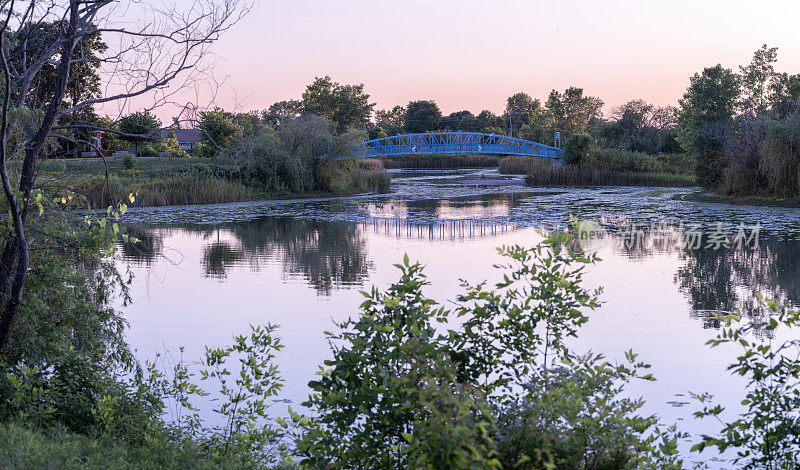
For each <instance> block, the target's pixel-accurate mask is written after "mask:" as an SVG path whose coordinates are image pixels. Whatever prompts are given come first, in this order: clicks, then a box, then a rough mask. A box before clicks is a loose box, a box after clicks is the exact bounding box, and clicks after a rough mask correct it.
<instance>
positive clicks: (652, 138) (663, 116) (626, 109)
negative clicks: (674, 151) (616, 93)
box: [591, 99, 677, 154]
mask: <svg viewBox="0 0 800 470" xmlns="http://www.w3.org/2000/svg"><path fill="white" fill-rule="evenodd" d="M676 115H677V110H676V109H675V108H673V107H672V106H664V107H659V106H655V105H653V104H650V103H647V102H646V101H644V100H641V99H637V100H631V101H628V102H627V103H625V104H623V105H622V106H619V107H618V108H616V109H614V110H613V111H612V112H611V120H610V121H604V122H601V123H598V125H596V126H593V127H592V129H591V133H592V134H594V135H596V136H597V137H598V140H601V141H602V142H603V143H604V144H605V145H606V146H609V147H616V148H622V149H625V150H632V151H635V152H645V153H649V154H656V153H659V152H663V151H665V149H666V148H667V147H668V146H669V145H671V144H672V142H673V140H674V127H675V124H676V121H677V116H676Z"/></svg>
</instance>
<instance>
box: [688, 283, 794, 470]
mask: <svg viewBox="0 0 800 470" xmlns="http://www.w3.org/2000/svg"><path fill="white" fill-rule="evenodd" d="M758 300H759V303H760V304H761V306H763V307H765V308H766V309H767V310H768V311H769V312H770V315H768V316H766V317H765V318H764V321H763V322H762V321H747V322H742V321H741V319H742V316H741V315H742V313H741V311H739V310H737V312H736V313H735V314H733V315H722V314H717V318H718V319H719V320H720V321H721V322H723V324H724V326H723V328H722V330H721V331H720V332H719V334H718V335H717V336H716V338H714V339H711V340H709V341H708V343H707V344H709V345H710V346H711V347H712V348H713V347H718V346H721V345H728V344H729V345H732V346H736V347H739V348H740V349H741V354H739V356H738V357H737V358H736V361H735V362H733V363H731V364H730V365H729V366H728V370H729V371H730V372H731V374H734V375H738V376H741V377H743V378H744V379H745V380H746V381H747V394H746V396H745V398H744V400H742V405H743V406H744V408H745V410H744V411H743V412H742V413H741V415H740V416H739V417H738V419H736V420H734V421H730V422H724V421H721V417H722V416H723V412H724V411H725V408H724V407H722V406H721V405H716V406H711V405H710V404H709V401H710V398H711V397H710V396H709V395H707V394H701V395H696V398H697V399H699V401H700V403H702V404H703V408H702V409H701V410H700V411H698V412H696V413H695V416H696V417H698V418H707V417H713V418H715V419H717V420H720V421H721V422H722V424H723V427H722V429H721V430H720V433H719V434H718V435H717V436H703V441H702V442H701V443H699V444H697V445H695V446H694V447H693V448H692V449H693V450H695V451H701V452H702V451H703V450H704V449H706V448H708V447H716V448H717V449H719V450H720V451H725V450H727V449H733V450H735V451H736V459H735V462H734V463H736V464H737V465H741V466H742V468H745V469H756V468H758V469H762V468H764V469H785V468H796V467H797V466H798V465H800V458H798V455H800V446H798V437H799V436H800V416H798V411H797V410H798V408H800V359H798V358H799V357H800V341H798V340H797V339H787V340H784V341H782V342H777V343H776V342H774V341H773V340H772V339H771V338H773V337H777V336H778V335H779V334H783V333H789V332H791V331H792V329H793V328H795V327H797V326H798V325H799V324H800V311H798V310H792V309H789V308H787V307H786V306H784V305H782V304H780V303H779V302H778V301H776V300H766V299H764V298H763V297H761V296H759V297H758ZM789 337H790V338H791V335H790V336H789Z"/></svg>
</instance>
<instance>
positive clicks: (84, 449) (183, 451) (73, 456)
mask: <svg viewBox="0 0 800 470" xmlns="http://www.w3.org/2000/svg"><path fill="white" fill-rule="evenodd" d="M187 444H188V445H187V446H186V447H184V448H180V447H176V446H174V445H172V444H171V443H168V442H166V441H165V442H163V443H159V442H154V441H151V442H150V443H149V445H147V446H129V445H127V444H126V443H125V442H124V441H122V440H119V439H115V438H113V437H111V436H107V437H106V436H101V437H90V436H86V435H82V434H77V433H73V432H70V431H67V430H65V429H63V428H55V429H48V430H46V431H45V430H37V429H35V428H32V427H29V426H22V425H17V424H13V423H3V424H0V462H2V464H0V468H3V469H40V468H52V469H56V468H58V469H89V468H98V469H99V468H114V469H161V468H219V467H217V466H216V465H212V463H211V462H209V461H208V460H205V459H203V458H202V456H201V455H200V453H199V452H198V451H197V449H195V448H193V447H192V446H191V445H190V444H191V443H190V442H187ZM222 467H223V468H234V465H223V466H222ZM248 467H251V466H248V465H243V466H237V467H236V468H248ZM252 467H255V466H252ZM252 467H251V468H252Z"/></svg>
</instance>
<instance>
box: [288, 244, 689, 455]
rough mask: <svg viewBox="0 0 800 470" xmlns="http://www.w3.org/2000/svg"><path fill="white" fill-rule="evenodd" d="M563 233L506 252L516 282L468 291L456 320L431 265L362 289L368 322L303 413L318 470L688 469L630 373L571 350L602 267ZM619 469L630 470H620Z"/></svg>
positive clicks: (306, 441)
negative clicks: (595, 269)
mask: <svg viewBox="0 0 800 470" xmlns="http://www.w3.org/2000/svg"><path fill="white" fill-rule="evenodd" d="M573 245H574V242H573V240H572V238H571V236H570V235H569V234H564V233H559V234H555V235H552V236H551V237H550V238H549V239H548V240H547V241H546V242H544V243H543V244H541V245H539V246H537V247H535V248H532V249H525V248H521V247H518V246H514V247H504V248H502V249H501V250H500V252H501V254H503V255H504V256H506V257H507V259H508V260H509V262H508V264H507V265H505V266H503V268H504V276H503V277H504V281H502V282H500V283H498V284H497V285H496V286H495V288H494V289H492V288H489V287H487V286H486V284H485V283H481V284H477V285H470V284H467V283H465V284H464V285H463V287H464V290H465V293H464V294H462V295H460V296H459V297H458V299H457V302H458V305H459V307H458V308H457V309H456V310H454V311H450V310H448V309H446V308H445V307H443V306H441V305H440V304H438V303H437V302H435V301H433V300H431V299H429V298H427V297H425V296H424V295H423V294H422V289H423V288H424V286H425V285H426V284H427V281H426V278H425V276H424V274H423V272H422V266H421V265H420V264H419V263H410V262H409V260H408V257H406V258H405V259H404V262H403V263H402V264H399V265H397V267H398V268H399V269H400V271H401V277H400V279H399V281H398V282H396V283H394V284H392V285H391V286H390V287H389V288H388V289H387V290H386V291H384V292H381V291H378V290H377V289H375V288H373V289H372V291H370V292H364V296H365V300H364V302H363V303H362V305H361V312H360V314H359V315H358V316H357V317H355V318H352V319H349V320H347V321H345V322H343V323H341V324H340V325H339V328H340V329H339V332H334V333H331V334H330V338H329V339H330V341H331V344H332V345H335V346H334V348H333V351H332V352H333V357H332V359H330V360H329V361H326V366H327V367H325V368H324V369H323V370H322V371H321V375H320V378H319V379H318V380H316V381H313V382H311V383H310V384H309V385H310V386H311V388H312V389H313V391H314V393H313V394H312V395H311V397H310V399H309V401H308V402H307V403H306V404H305V405H306V406H308V407H310V409H311V412H312V416H313V417H314V418H313V419H312V420H311V421H310V423H309V425H307V426H306V427H305V428H304V430H303V432H302V433H301V436H300V438H299V439H298V441H297V450H296V452H297V453H298V454H300V456H301V458H302V460H301V463H302V464H303V465H307V466H309V467H312V468H409V467H412V468H431V469H434V468H532V469H533V468H564V469H573V468H574V469H577V468H680V461H679V459H678V458H677V457H676V454H677V450H676V446H677V439H678V437H679V435H678V434H676V433H671V432H663V433H662V432H661V431H659V430H658V428H657V427H656V424H657V422H658V421H657V419H656V418H655V417H653V416H642V415H639V414H638V413H639V410H640V408H641V406H642V404H643V402H642V401H641V400H633V399H630V398H627V397H625V394H624V393H623V391H624V389H625V385H626V384H627V383H628V382H630V381H631V380H635V379H642V380H653V378H652V376H651V375H649V374H647V373H646V369H647V368H648V367H649V366H648V365H647V364H644V363H641V362H639V361H637V359H636V356H635V355H634V354H633V353H629V354H628V355H627V357H626V360H625V361H623V362H621V363H611V362H609V361H608V360H606V359H605V358H603V357H602V356H597V355H576V354H575V353H573V352H572V351H571V350H570V349H569V348H568V347H567V346H566V340H567V338H568V337H571V336H575V335H576V334H577V332H578V330H579V329H580V327H581V326H582V325H583V324H584V323H585V322H586V321H588V317H587V316H586V314H585V313H584V310H585V309H594V308H596V307H597V306H598V300H597V297H596V294H597V292H595V291H589V290H586V289H584V288H583V287H581V284H582V277H583V270H584V268H585V266H586V265H588V264H591V263H593V262H594V260H595V258H594V257H592V256H586V255H584V254H583V253H581V252H580V250H579V249H577V247H575V246H573ZM614 465H619V466H614Z"/></svg>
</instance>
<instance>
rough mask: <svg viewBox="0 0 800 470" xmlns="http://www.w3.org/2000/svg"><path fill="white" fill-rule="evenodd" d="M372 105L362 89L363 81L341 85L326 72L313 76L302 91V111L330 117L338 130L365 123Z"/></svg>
mask: <svg viewBox="0 0 800 470" xmlns="http://www.w3.org/2000/svg"><path fill="white" fill-rule="evenodd" d="M374 106H375V104H374V103H370V102H369V95H368V94H366V93H364V84H363V83H362V84H360V85H340V84H339V83H336V82H334V81H333V79H331V77H328V76H325V77H323V78H319V77H317V78H315V79H314V82H313V83H311V84H310V85H308V86H307V87H306V90H305V91H304V92H303V101H302V108H303V112H304V113H310V114H316V115H317V116H322V117H326V118H328V119H330V120H331V121H333V122H334V123H335V124H336V129H337V132H340V133H341V132H346V131H347V130H348V129H350V128H351V127H364V126H365V125H366V123H367V120H368V119H369V116H370V114H371V113H372V108H373V107H374Z"/></svg>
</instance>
